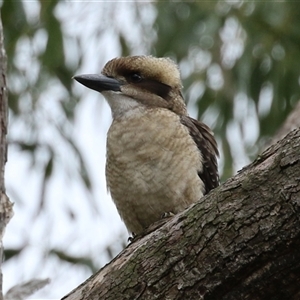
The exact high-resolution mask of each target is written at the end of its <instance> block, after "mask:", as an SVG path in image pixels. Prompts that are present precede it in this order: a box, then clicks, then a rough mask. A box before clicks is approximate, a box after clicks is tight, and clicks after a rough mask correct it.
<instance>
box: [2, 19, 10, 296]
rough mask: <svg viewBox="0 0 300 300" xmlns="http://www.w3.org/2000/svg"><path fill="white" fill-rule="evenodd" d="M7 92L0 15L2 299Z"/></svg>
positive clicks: (7, 204)
mask: <svg viewBox="0 0 300 300" xmlns="http://www.w3.org/2000/svg"><path fill="white" fill-rule="evenodd" d="M6 133H7V94H6V54H5V51H4V45H3V30H2V22H1V16H0V168H1V173H0V192H1V195H0V300H2V299H3V294H2V271H1V263H2V261H3V257H2V256H3V245H2V238H3V234H4V230H5V227H6V225H7V223H8V222H9V220H10V219H11V217H12V216H13V210H12V203H11V202H10V201H9V199H8V197H7V196H6V193H5V182H4V168H5V163H6V156H7V153H6V151H7V143H6Z"/></svg>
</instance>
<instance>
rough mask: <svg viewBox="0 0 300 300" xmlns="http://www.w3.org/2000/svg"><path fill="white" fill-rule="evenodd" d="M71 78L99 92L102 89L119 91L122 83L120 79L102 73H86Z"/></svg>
mask: <svg viewBox="0 0 300 300" xmlns="http://www.w3.org/2000/svg"><path fill="white" fill-rule="evenodd" d="M73 78H74V79H75V80H77V81H78V82H79V83H81V84H83V85H85V86H86V87H88V88H90V89H92V90H95V91H97V92H100V93H101V92H103V91H115V92H119V91H121V89H120V87H121V85H122V84H121V82H120V81H118V80H117V79H114V78H110V77H107V76H104V75H97V74H86V75H76V76H74V77H73Z"/></svg>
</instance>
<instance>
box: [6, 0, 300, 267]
mask: <svg viewBox="0 0 300 300" xmlns="http://www.w3.org/2000/svg"><path fill="white" fill-rule="evenodd" d="M0 3H1V15H2V22H3V26H4V36H5V46H6V51H7V57H8V88H9V113H10V122H11V124H19V126H17V127H16V128H18V130H16V132H15V133H14V132H13V133H11V134H9V142H10V145H13V146H15V147H17V148H18V149H19V151H20V153H21V154H22V153H24V155H25V154H26V155H27V156H28V157H30V160H31V162H32V167H33V168H38V169H39V170H40V173H39V174H40V176H41V178H42V179H41V184H40V187H39V188H40V197H39V201H38V202H37V205H36V214H37V215H39V214H41V213H42V212H43V209H44V207H45V201H46V200H45V197H44V196H45V194H46V193H47V186H48V182H49V181H50V180H51V178H52V176H53V174H54V172H53V170H54V169H57V168H59V169H63V170H64V172H66V173H67V174H68V176H69V177H70V180H73V178H77V179H79V181H78V184H81V185H82V186H83V187H84V188H85V189H86V191H87V193H88V194H89V196H87V198H89V200H90V202H88V203H89V205H96V203H97V199H93V196H91V195H92V192H91V190H92V188H93V187H92V183H91V180H90V172H89V170H88V168H87V166H86V163H85V159H84V157H85V156H84V153H83V151H84V149H82V148H79V147H78V141H77V140H76V135H74V126H75V125H74V123H75V122H76V118H74V115H75V112H76V108H78V106H79V105H80V103H81V101H82V97H81V96H82V95H81V94H80V93H78V92H77V91H75V90H74V82H73V81H72V79H71V78H72V76H73V75H74V74H76V73H78V69H79V68H82V67H83V65H84V62H85V61H87V60H92V59H94V58H93V57H89V56H88V54H87V52H88V50H87V49H88V48H89V47H94V44H93V43H91V44H90V45H89V44H86V43H85V44H84V43H83V42H82V40H80V38H79V37H78V36H76V35H72V34H70V32H69V31H68V29H66V28H68V26H70V25H68V23H66V21H65V20H64V19H63V18H61V14H59V13H58V10H59V7H60V6H62V5H63V9H68V5H69V6H72V5H74V4H72V3H71V2H64V1H60V0H52V1H43V0H36V1H35V5H36V7H37V9H36V11H37V13H35V14H34V13H31V11H30V4H28V3H25V1H11V0H2V2H0ZM81 5H83V6H84V9H83V10H82V12H81V18H85V19H86V20H85V22H86V23H88V22H89V17H88V16H84V13H86V14H88V13H91V12H89V9H88V7H89V5H91V4H89V3H86V4H81ZM97 5H98V6H97V9H96V10H94V11H93V14H97V15H98V16H97V18H96V20H98V24H96V25H95V28H96V29H97V30H94V31H92V32H89V33H87V29H85V28H81V29H79V30H81V31H82V34H83V35H85V34H89V36H93V37H94V38H95V39H97V40H99V41H101V38H103V37H104V36H105V35H107V32H110V34H111V36H112V39H114V45H115V48H116V49H117V50H116V52H117V53H119V55H131V54H142V53H143V54H152V55H155V56H170V57H172V58H173V59H174V60H175V61H177V62H178V64H179V66H180V69H181V72H182V79H183V85H184V95H185V99H186V102H187V103H188V108H189V111H190V112H191V114H192V116H194V117H197V118H198V119H200V120H203V121H204V122H205V123H207V124H208V125H209V126H210V127H211V128H212V129H213V130H214V132H215V135H216V138H217V140H218V143H219V148H220V152H221V159H220V173H221V175H222V181H224V180H226V179H227V178H228V177H230V176H232V175H233V174H234V173H235V172H236V171H237V170H238V169H240V168H241V167H243V166H244V165H245V164H247V163H249V162H250V161H252V160H253V159H254V158H255V157H256V156H257V155H258V154H259V153H260V151H261V150H262V149H263V147H264V145H265V144H266V141H268V139H269V138H270V137H272V136H273V135H274V134H275V132H276V131H277V130H278V129H279V128H280V126H281V125H282V123H283V121H284V120H285V119H286V117H287V115H288V114H289V113H290V112H291V111H292V109H293V107H294V106H295V105H296V103H297V102H298V101H299V94H300V90H299V82H300V76H299V75H300V60H299V49H300V10H299V5H298V2H293V1H286V2H285V1H282V2H274V1H238V0H237V1H221V0H220V1H195V2H171V1H157V2H149V3H143V2H127V3H126V4H122V5H123V6H122V7H123V8H124V5H127V8H129V7H130V13H128V14H127V16H128V15H129V17H130V18H131V22H132V23H131V24H133V25H134V26H132V25H131V27H130V26H127V25H126V24H125V23H126V22H125V20H126V18H121V19H122V20H121V21H120V20H119V18H120V10H121V9H120V5H121V4H120V3H119V2H109V1H107V2H102V3H98V4H97ZM149 15H151V17H149ZM73 17H74V18H75V19H76V17H75V16H73ZM93 20H94V21H93V22H96V21H95V19H93ZM118 20H119V21H118ZM122 22H124V23H122ZM73 26H76V22H74V23H73ZM24 45H25V46H24ZM70 45H71V46H70ZM98 46H99V50H98V52H99V53H100V51H101V49H102V51H108V50H107V49H106V48H107V44H106V43H104V42H103V43H102V44H101V43H100V42H99V45H98ZM70 48H72V51H70V50H68V49H70ZM24 49H26V50H24ZM105 49H106V50H105ZM24 52H27V53H24ZM107 55H108V54H107ZM99 56H100V54H99ZM103 57H105V56H103ZM109 58H111V57H109ZM98 62H99V64H101V65H102V66H103V65H104V63H105V62H106V61H104V60H101V59H100V60H99V61H97V63H98ZM28 64H30V68H28ZM100 68H101V66H100V65H99V70H100ZM81 70H82V69H81ZM84 72H85V73H89V72H90V70H84ZM45 98H46V99H47V103H49V102H52V103H55V108H54V111H55V113H52V111H53V108H52V107H51V109H49V106H48V105H47V103H46V101H45ZM49 128H51V130H52V131H53V132H55V134H56V137H57V138H56V139H55V140H53V139H50V140H49V139H47V138H46V137H47V134H46V133H45V132H47V130H49ZM24 132H26V134H25V133H24ZM64 147H66V148H67V149H68V154H67V156H68V159H65V155H63V154H62V153H61V152H62V149H65V148H64ZM64 151H65V150H64ZM20 194H22V191H13V189H12V191H11V198H12V201H15V202H16V203H17V204H18V200H17V198H18V196H17V195H20ZM14 196H15V197H14ZM24 205H26V203H25V204H24ZM68 213H69V217H70V215H71V216H72V208H70V210H69V211H68ZM125 241H126V237H125V236H124V243H123V244H122V245H121V246H120V247H117V250H116V249H115V250H112V248H111V245H107V248H106V251H107V253H108V254H109V257H110V258H111V257H113V256H115V255H116V253H117V252H119V250H120V249H121V247H123V246H124V245H125ZM25 249H26V245H22V247H20V248H19V249H7V250H6V259H7V260H8V259H10V258H11V257H15V256H18V255H20V253H22V252H23V251H24V250H25ZM46 252H47V253H48V254H49V255H56V256H57V257H58V258H59V259H60V260H62V261H66V262H69V263H70V262H71V263H78V264H84V265H86V266H87V267H88V268H89V269H90V271H91V272H94V271H95V270H96V269H97V266H95V264H94V263H93V261H92V260H91V259H90V258H89V257H81V256H80V257H78V259H77V257H76V256H75V257H72V256H71V255H70V254H68V250H67V247H66V248H64V249H60V250H57V249H47V251H46Z"/></svg>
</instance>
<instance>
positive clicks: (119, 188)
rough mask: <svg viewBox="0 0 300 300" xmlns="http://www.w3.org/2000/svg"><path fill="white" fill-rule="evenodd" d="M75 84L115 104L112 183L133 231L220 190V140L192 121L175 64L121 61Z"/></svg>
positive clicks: (108, 169)
mask: <svg viewBox="0 0 300 300" xmlns="http://www.w3.org/2000/svg"><path fill="white" fill-rule="evenodd" d="M74 79H76V80H77V81H78V82H80V83H81V84H83V85H85V86H86V87H88V88H91V89H93V90H96V91H98V92H100V93H101V94H102V95H103V96H104V97H105V98H106V100H107V102H108V104H109V105H110V107H111V111H112V117H113V122H112V125H111V127H110V128H109V131H108V135H107V160H106V179H107V186H108V189H109V190H110V193H111V196H112V199H113V200H114V202H115V204H116V207H117V209H118V212H119V214H120V216H121V218H122V219H123V221H124V222H125V225H126V227H127V229H128V230H129V231H130V232H132V233H134V234H140V233H142V232H143V230H144V229H146V228H147V227H148V226H149V225H151V224H152V223H154V222H156V221H158V220H159V219H161V217H162V216H163V215H164V214H165V213H172V214H176V213H178V212H180V211H183V210H184V209H185V208H187V207H188V206H189V205H190V204H192V203H194V202H196V201H198V200H199V199H200V198H201V197H202V196H203V195H205V194H206V193H208V192H209V191H210V190H211V189H213V188H215V187H216V186H218V184H219V176H218V168H217V156H218V149H217V144H216V141H215V139H214V136H213V133H212V132H211V130H210V129H209V128H208V126H206V125H205V124H203V123H201V122H198V121H197V120H194V119H192V118H191V117H189V116H188V114H187V110H186V105H185V103H184V99H183V97H182V94H181V88H182V84H181V79H180V73H179V70H178V67H177V65H176V64H175V63H174V62H173V61H172V60H171V59H169V58H156V57H152V56H130V57H120V58H115V59H112V60H111V61H109V62H108V63H107V64H106V65H105V67H104V68H103V70H102V74H101V75H79V76H75V77H74Z"/></svg>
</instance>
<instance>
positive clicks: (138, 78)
mask: <svg viewBox="0 0 300 300" xmlns="http://www.w3.org/2000/svg"><path fill="white" fill-rule="evenodd" d="M142 79H143V78H142V76H141V75H140V74H138V73H133V74H131V75H130V81H132V82H134V83H137V82H141V81H142Z"/></svg>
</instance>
